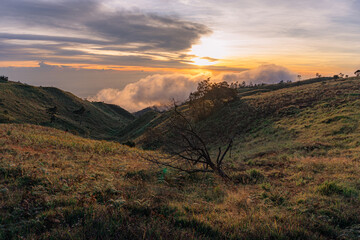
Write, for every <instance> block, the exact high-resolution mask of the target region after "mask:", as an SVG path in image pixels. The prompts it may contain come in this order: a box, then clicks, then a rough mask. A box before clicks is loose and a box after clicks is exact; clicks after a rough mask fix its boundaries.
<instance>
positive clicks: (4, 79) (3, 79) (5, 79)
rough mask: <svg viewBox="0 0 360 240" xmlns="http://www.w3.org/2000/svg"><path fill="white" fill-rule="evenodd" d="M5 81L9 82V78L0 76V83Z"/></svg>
mask: <svg viewBox="0 0 360 240" xmlns="http://www.w3.org/2000/svg"><path fill="white" fill-rule="evenodd" d="M7 81H9V78H8V77H7V76H4V75H2V76H0V82H7Z"/></svg>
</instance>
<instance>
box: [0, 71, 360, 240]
mask: <svg viewBox="0 0 360 240" xmlns="http://www.w3.org/2000/svg"><path fill="white" fill-rule="evenodd" d="M265 88H267V90H262V91H253V90H254V89H244V90H243V92H245V91H248V93H247V94H245V95H243V97H242V98H241V99H240V100H238V101H235V102H232V103H229V104H228V105H226V106H225V107H224V108H222V109H220V110H219V111H218V112H216V113H214V114H213V115H212V116H210V117H209V118H208V119H206V120H205V121H204V122H202V123H201V124H206V123H207V122H208V123H210V122H212V123H214V122H215V123H218V124H223V125H225V126H234V129H235V130H236V131H237V133H238V134H237V137H236V139H235V143H234V146H233V150H232V154H231V157H229V158H228V159H227V160H226V161H227V164H226V171H227V172H228V173H229V174H230V175H231V177H232V178H233V179H234V183H228V184H225V183H224V182H223V181H222V180H221V179H218V178H217V177H216V176H214V175H210V174H204V175H197V174H195V175H187V174H184V173H180V172H177V171H175V170H172V169H168V168H163V167H160V166H156V165H150V164H148V163H146V162H143V161H142V160H141V157H140V156H141V155H142V154H143V153H144V151H143V150H140V149H137V148H129V147H126V146H122V145H120V144H118V143H114V142H107V141H96V140H89V139H84V138H81V137H78V136H74V135H72V134H71V133H68V132H63V131H60V130H55V129H52V128H46V127H40V126H34V125H22V124H1V125H0V239H1V238H3V239H17V238H26V239H169V238H170V239H359V236H360V216H359V214H358V213H359V212H360V181H359V179H360V161H359V159H360V140H359V139H360V129H359V123H360V110H359V109H360V79H359V78H350V79H339V80H332V79H321V80H316V81H312V82H311V81H309V82H307V83H302V84H298V83H296V84H295V83H294V85H292V84H284V85H283V86H281V87H279V86H277V85H272V86H266V87H265ZM270 88H272V89H270ZM259 89H260V88H259ZM249 91H253V93H251V94H250V93H249ZM185 107H186V106H185ZM165 120H166V114H159V113H156V114H154V113H153V114H151V113H148V115H146V114H145V115H143V118H139V119H137V120H135V121H134V122H132V123H131V124H132V125H129V126H132V127H129V128H128V129H130V131H129V132H128V133H130V134H129V135H128V136H132V137H138V136H139V137H140V138H141V134H142V132H144V131H146V128H147V127H154V126H155V127H156V126H157V125H159V124H161V123H163V122H164V121H165ZM218 145H221V142H217V141H216V137H214V141H213V147H214V148H215V146H218ZM150 153H151V154H154V155H155V156H156V157H163V156H162V155H159V153H157V152H150Z"/></svg>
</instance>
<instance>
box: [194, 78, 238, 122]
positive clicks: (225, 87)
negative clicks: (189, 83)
mask: <svg viewBox="0 0 360 240" xmlns="http://www.w3.org/2000/svg"><path fill="white" fill-rule="evenodd" d="M236 98H237V90H236V88H232V87H230V85H229V84H228V83H227V82H225V81H224V82H220V83H212V82H210V78H209V79H207V80H203V81H201V82H200V83H199V84H198V87H197V91H195V92H193V93H191V94H190V96H189V101H188V102H189V106H190V110H191V113H192V115H193V117H194V118H195V119H197V120H201V119H204V118H206V117H207V116H209V115H210V114H211V113H213V112H214V111H215V110H216V109H218V108H219V107H221V106H223V104H224V103H226V102H229V101H233V100H235V99H236Z"/></svg>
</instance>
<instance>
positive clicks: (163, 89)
mask: <svg viewBox="0 0 360 240" xmlns="http://www.w3.org/2000/svg"><path fill="white" fill-rule="evenodd" d="M205 78H206V77H205V75H204V74H199V75H188V74H164V75H160V74H155V75H151V76H148V77H146V78H143V79H141V80H139V81H138V82H135V83H130V84H128V85H127V86H126V87H125V88H124V89H123V90H118V89H112V88H107V89H103V90H101V91H99V92H98V93H97V94H96V96H94V97H90V98H89V100H92V101H104V102H106V103H112V104H117V105H119V106H121V107H123V108H125V109H127V110H129V111H131V112H134V111H138V110H141V109H143V108H146V107H148V106H159V105H164V104H167V103H169V102H171V100H172V99H174V100H175V101H184V100H186V99H187V97H188V96H189V93H190V92H192V91H194V90H196V87H197V84H198V82H199V81H201V80H203V79H205Z"/></svg>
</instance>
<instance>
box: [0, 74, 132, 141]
mask: <svg viewBox="0 0 360 240" xmlns="http://www.w3.org/2000/svg"><path fill="white" fill-rule="evenodd" d="M133 120H134V116H133V115H132V114H130V113H129V112H127V111H126V110H124V109H122V108H121V107H119V106H116V105H111V104H105V103H101V102H89V101H86V100H83V99H81V98H78V97H76V96H75V95H73V94H71V93H69V92H65V91H62V90H60V89H57V88H53V87H34V86H29V85H27V84H22V83H17V82H11V81H2V82H0V123H31V124H37V125H43V126H49V127H54V128H58V129H62V130H67V131H71V132H73V133H76V134H79V135H82V136H86V137H92V138H97V139H117V136H116V131H118V130H119V129H121V128H123V127H124V126H125V125H127V124H129V123H130V122H131V121H133Z"/></svg>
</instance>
